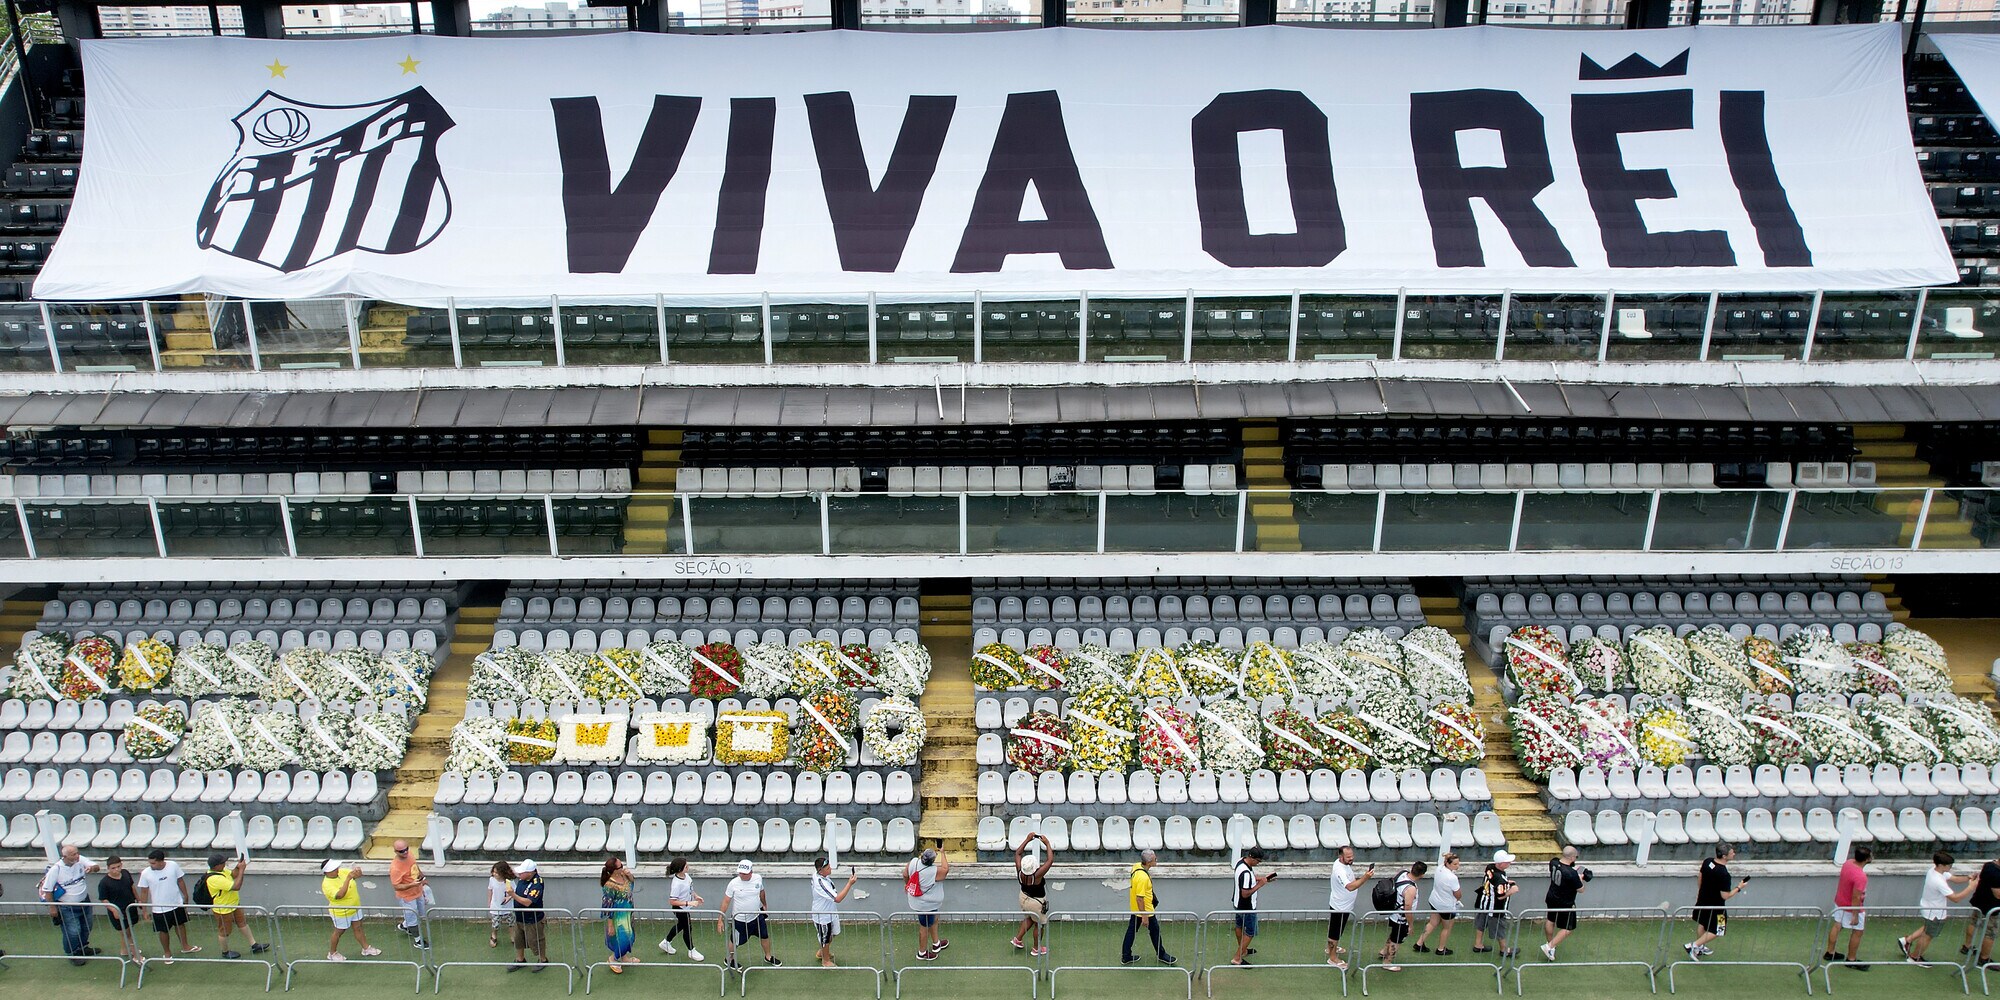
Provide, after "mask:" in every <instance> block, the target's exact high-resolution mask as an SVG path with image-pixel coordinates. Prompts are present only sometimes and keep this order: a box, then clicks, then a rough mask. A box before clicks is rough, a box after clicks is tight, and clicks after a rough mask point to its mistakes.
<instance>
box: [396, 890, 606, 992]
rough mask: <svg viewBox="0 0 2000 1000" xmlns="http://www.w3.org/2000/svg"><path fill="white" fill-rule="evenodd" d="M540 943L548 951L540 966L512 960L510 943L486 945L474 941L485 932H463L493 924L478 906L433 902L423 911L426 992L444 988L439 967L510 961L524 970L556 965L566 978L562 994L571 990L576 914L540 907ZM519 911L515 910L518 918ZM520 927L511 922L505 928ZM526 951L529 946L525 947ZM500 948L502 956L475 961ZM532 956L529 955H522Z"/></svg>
mask: <svg viewBox="0 0 2000 1000" xmlns="http://www.w3.org/2000/svg"><path fill="white" fill-rule="evenodd" d="M541 912H542V921H541V927H542V933H543V935H544V937H543V947H544V948H546V949H547V950H548V956H549V960H548V962H547V963H546V964H544V963H541V962H536V961H528V962H525V963H523V962H515V961H514V960H513V958H512V953H513V947H514V946H513V943H512V942H511V941H510V942H508V943H505V944H502V945H500V946H499V947H498V948H489V947H488V946H487V944H486V942H485V941H481V940H478V939H479V938H483V937H485V936H486V935H485V934H475V933H468V932H471V931H488V932H491V930H492V928H493V918H492V915H491V914H489V913H488V912H487V910H486V907H483V906H433V907H431V908H430V910H429V911H428V912H426V913H425V914H424V922H423V935H424V941H425V942H426V943H427V944H428V945H429V947H428V948H427V949H426V952H427V954H428V957H429V961H430V963H431V993H432V994H433V995H435V994H436V993H438V992H439V991H441V990H443V989H444V970H446V969H448V968H452V967H465V968H506V967H508V966H512V965H526V966H527V967H528V968H527V970H526V971H530V972H533V971H536V970H538V969H551V968H553V969H561V970H562V971H563V975H564V976H565V977H567V979H568V990H567V992H570V993H575V992H576V965H575V961H574V960H575V958H576V930H575V924H576V914H574V913H572V912H571V911H569V910H565V909H560V908H557V907H553V906H550V907H545V908H544V909H543V910H542V911H541ZM519 916H520V914H519V913H518V912H517V913H516V914H515V917H516V919H517V920H518V919H519ZM522 926H523V925H521V924H519V923H516V924H513V925H511V927H510V928H509V929H510V930H517V929H519V928H521V927H522ZM528 950H529V951H530V952H532V951H533V949H528ZM496 951H504V953H505V954H504V955H503V956H502V958H503V960H499V961H496V960H493V959H483V960H482V959H481V958H480V956H481V955H485V954H490V953H492V952H496ZM528 958H530V959H533V958H534V955H533V954H530V955H528Z"/></svg>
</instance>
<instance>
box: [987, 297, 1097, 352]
mask: <svg viewBox="0 0 2000 1000" xmlns="http://www.w3.org/2000/svg"><path fill="white" fill-rule="evenodd" d="M983 308H984V313H985V316H984V318H983V319H981V320H980V335H981V336H982V337H983V338H984V339H985V342H986V345H985V348H984V353H983V354H982V356H983V357H984V358H985V359H986V360H987V361H1060V362H1074V361H1076V357H1077V355H1076V341H1077V323H1078V320H1077V315H1076V311H1077V300H1076V299H1069V300H1066V301H1065V300H1056V301H1050V302H994V301H987V302H986V303H985V304H984V307H983Z"/></svg>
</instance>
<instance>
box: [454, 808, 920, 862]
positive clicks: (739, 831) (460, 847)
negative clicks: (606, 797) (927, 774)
mask: <svg viewBox="0 0 2000 1000" xmlns="http://www.w3.org/2000/svg"><path fill="white" fill-rule="evenodd" d="M628 844H629V845H631V846H632V847H633V848H634V849H635V850H637V851H638V852H640V853H642V854H678V855H688V854H705V855H707V854H714V855H728V856H730V857H749V856H761V857H771V856H773V855H785V854H800V855H813V854H818V853H820V851H821V850H823V849H825V850H832V851H836V852H838V853H840V854H842V855H856V854H858V855H862V856H866V857H879V856H887V857H894V858H905V857H908V856H909V855H910V854H912V853H914V852H915V851H916V849H917V825H916V823H915V821H913V820H911V819H909V818H908V817H902V816H898V817H896V818H894V819H891V820H888V821H887V822H884V821H883V820H880V819H877V818H876V817H873V816H869V817H865V818H862V819H859V820H850V819H848V818H846V817H840V816H836V817H834V818H833V819H830V820H828V821H826V823H825V825H824V827H822V825H821V822H820V820H819V819H818V818H817V817H812V816H806V817H802V818H799V819H792V820H787V819H784V818H781V817H775V816H774V817H771V818H769V819H766V820H764V821H763V822H762V823H759V822H758V821H757V820H755V819H751V818H750V817H747V816H745V817H739V818H738V819H737V820H736V821H735V822H734V823H731V822H730V821H728V820H726V819H722V818H721V817H718V816H710V817H708V818H707V819H703V820H700V821H696V820H695V819H694V818H693V817H691V816H682V817H679V818H677V819H675V820H673V822H672V823H671V824H670V823H668V821H667V820H666V819H664V818H662V817H659V816H648V817H646V818H645V819H643V820H641V821H639V822H638V823H637V824H636V825H634V824H633V823H632V821H631V819H630V818H629V817H620V818H616V819H612V820H609V821H607V820H605V819H604V818H603V817H599V816H589V817H584V818H582V819H574V818H571V817H568V816H557V817H554V818H552V819H545V818H543V817H540V816H528V817H524V818H521V819H519V820H515V819H513V818H510V817H506V816H496V817H493V818H492V819H487V820H481V819H480V818H479V817H477V816H465V817H462V818H460V819H459V820H458V823H457V824H456V825H455V826H448V825H445V824H440V825H439V826H438V827H437V828H435V829H434V830H433V832H432V833H431V835H430V836H428V837H426V838H425V840H424V850H426V851H429V850H430V849H431V848H432V847H433V846H435V847H440V848H443V849H445V850H448V851H450V852H451V853H453V854H460V855H473V856H477V855H493V854H507V853H510V852H511V853H515V854H541V855H549V854H559V855H560V854H581V855H586V856H591V857H593V858H601V857H602V856H603V855H605V854H606V853H618V852H621V851H623V850H624V849H625V848H626V846H627V845H628Z"/></svg>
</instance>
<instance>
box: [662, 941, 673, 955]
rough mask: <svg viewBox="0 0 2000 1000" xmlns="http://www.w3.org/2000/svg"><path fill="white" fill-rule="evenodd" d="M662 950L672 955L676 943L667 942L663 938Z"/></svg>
mask: <svg viewBox="0 0 2000 1000" xmlns="http://www.w3.org/2000/svg"><path fill="white" fill-rule="evenodd" d="M660 950H661V951H664V952H666V953H667V954H669V955H671V954H673V953H674V943H673V942H672V941H668V940H666V939H665V938H662V939H660Z"/></svg>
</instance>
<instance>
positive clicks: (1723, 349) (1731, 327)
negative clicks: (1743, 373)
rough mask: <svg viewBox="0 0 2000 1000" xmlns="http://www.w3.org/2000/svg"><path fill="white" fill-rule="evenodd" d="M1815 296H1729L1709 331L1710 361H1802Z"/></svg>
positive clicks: (1722, 299) (1718, 305)
mask: <svg viewBox="0 0 2000 1000" xmlns="http://www.w3.org/2000/svg"><path fill="white" fill-rule="evenodd" d="M1812 309H1813V297H1812V295H1811V294H1809V293H1801V294H1796V295H1786V294H1779V295H1765V294H1758V293H1735V292H1732V293H1729V294H1726V295H1723V296H1721V297H1720V299H1718V301H1717V302H1716V304H1715V324H1714V326H1713V328H1712V329H1711V330H1710V332H1709V341H1708V359H1709V360H1710V361H1785V360H1792V361H1796V360H1798V358H1799V356H1800V355H1801V354H1802V353H1803V352H1804V351H1805V345H1806V327H1807V325H1809V324H1810V323H1811V322H1812Z"/></svg>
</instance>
